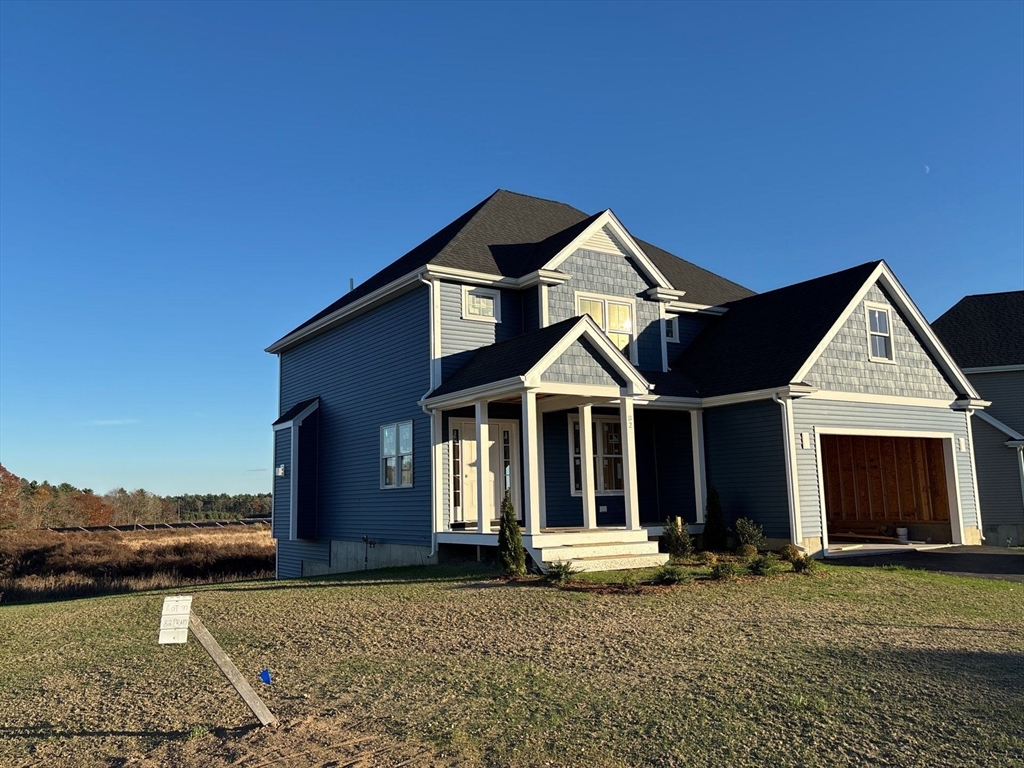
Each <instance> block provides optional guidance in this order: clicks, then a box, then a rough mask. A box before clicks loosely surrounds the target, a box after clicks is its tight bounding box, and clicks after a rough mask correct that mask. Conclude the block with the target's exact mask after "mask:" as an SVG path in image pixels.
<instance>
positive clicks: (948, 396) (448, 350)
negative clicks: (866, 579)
mask: <svg viewBox="0 0 1024 768" xmlns="http://www.w3.org/2000/svg"><path fill="white" fill-rule="evenodd" d="M267 351H268V352H271V353H273V354H275V355H277V356H278V359H279V366H280V403H279V406H280V410H279V413H280V417H279V418H278V419H277V421H276V422H275V423H274V467H275V479H274V512H273V514H274V521H273V531H274V537H275V538H276V540H277V568H278V571H277V572H278V576H280V577H290V576H298V575H312V574H320V573H325V572H334V571H346V570H353V569H358V568H364V567H375V566H380V565H391V564H394V565H398V564H413V563H429V562H436V560H437V558H438V555H439V554H440V556H441V557H445V556H447V554H448V553H450V552H459V551H462V552H467V553H476V552H478V551H479V550H478V549H477V548H478V547H493V546H495V545H496V543H497V526H498V522H497V521H498V515H499V507H500V502H501V500H502V499H503V498H504V497H505V495H506V494H507V495H508V496H509V497H510V498H511V500H512V502H513V504H514V506H515V509H516V510H517V513H518V515H519V517H520V520H521V524H522V526H523V542H524V545H525V546H526V548H527V550H528V552H529V553H530V555H531V556H532V558H533V559H534V561H535V562H537V563H538V564H543V563H551V562H556V561H560V560H572V561H573V562H574V563H575V564H576V566H577V567H579V568H584V569H587V568H589V569H601V570H608V569H615V568H630V567H638V566H642V565H652V564H657V563H661V562H664V559H665V556H664V555H659V554H658V552H657V542H656V541H655V539H656V537H657V536H658V535H659V534H660V532H661V525H662V523H663V522H664V521H665V520H666V519H667V518H669V517H677V516H678V517H682V518H684V519H685V520H687V521H688V522H689V524H690V529H691V531H695V532H699V531H700V530H701V528H702V525H703V521H704V514H705V502H706V498H707V492H708V489H709V488H710V487H711V486H714V487H715V488H716V489H717V490H718V492H719V494H720V496H721V499H722V503H723V506H724V509H725V512H726V516H727V521H728V522H731V521H733V520H735V519H736V518H738V517H744V516H745V517H750V518H753V519H754V520H756V521H757V522H758V523H759V524H761V525H762V526H763V528H764V530H765V533H766V535H767V536H768V537H769V539H770V541H772V542H773V543H775V544H782V543H786V542H791V543H793V544H795V545H796V546H798V547H800V548H801V549H803V550H804V551H806V552H808V553H811V554H815V555H820V554H825V553H827V551H828V542H829V537H830V536H832V537H833V538H835V537H837V536H840V535H844V536H857V535H861V536H863V535H879V534H884V535H888V536H892V535H895V533H896V529H897V527H903V528H908V529H909V533H910V536H911V538H919V539H922V540H932V541H936V542H939V541H946V542H957V543H965V544H978V543H980V538H981V533H980V530H981V518H980V513H979V508H978V503H977V492H976V484H975V475H974V468H973V464H972V459H971V456H972V454H971V452H970V447H969V446H970V434H971V414H972V413H974V412H976V411H977V410H978V409H979V408H981V407H983V406H984V404H985V403H984V402H983V401H981V400H980V398H979V396H978V393H977V392H976V391H975V389H974V387H973V385H972V384H971V383H970V382H969V381H968V380H967V378H966V377H965V376H964V374H963V373H962V372H961V371H960V369H959V368H958V367H957V366H956V364H955V363H954V361H953V359H952V358H951V357H950V356H949V354H948V353H947V352H946V350H945V349H944V348H943V346H942V345H941V344H940V343H939V342H938V340H937V339H936V337H935V335H934V333H933V332H932V330H931V329H930V328H929V326H928V324H927V322H926V321H925V319H924V318H923V317H922V315H921V312H920V311H919V310H918V309H917V307H916V306H915V305H914V302H913V301H912V300H911V299H910V297H909V296H908V295H907V293H906V291H905V290H904V289H903V287H902V286H901V285H900V283H899V281H898V280H897V279H896V277H895V276H894V275H893V273H892V271H891V270H890V269H889V267H888V266H887V265H886V264H885V263H883V262H870V263H866V264H861V265H859V266H855V267H852V268H850V269H847V270H844V271H842V272H837V273H835V274H831V275H826V276H824V277H819V278H817V279H814V280H809V281H807V282H804V283H799V284H797V285H791V286H787V287H784V288H780V289H778V290H774V291H769V292H767V293H763V294H755V293H754V292H753V291H750V290H749V289H747V288H744V287H743V286H741V285H739V284H737V283H734V282H732V281H730V280H727V279H726V278H724V277H721V276H719V275H716V274H714V273H712V272H709V271H708V270H706V269H703V268H701V267H699V266H697V265H695V264H692V263H690V262H688V261H685V260H683V259H680V258H678V257H676V256H674V255H672V254H671V253H669V252H668V251H665V250H663V249H661V248H659V247H657V246H655V245H652V244H651V243H648V242H646V241H644V240H640V239H638V238H636V237H634V236H633V235H632V234H631V233H630V232H629V231H628V230H627V229H626V227H625V226H624V224H623V223H622V222H620V221H619V219H618V218H617V217H616V216H615V214H614V213H612V211H611V210H605V211H601V212H598V213H595V214H592V215H589V214H587V213H584V212H583V211H580V210H578V209H576V208H573V207H571V206H569V205H566V204H564V203H559V202H553V201H550V200H542V199H538V198H535V197H529V196H526V195H521V194H516V193H513V192H507V191H503V190H499V191H497V192H495V193H494V194H493V195H491V196H490V197H488V198H487V199H486V200H484V201H482V202H481V203H479V204H478V205H476V206H474V207H473V208H471V209H470V210H469V211H467V212H466V213H464V214H463V215H461V216H459V217H458V218H457V219H455V220H454V221H453V222H451V223H450V224H448V225H447V226H445V227H444V228H442V229H441V230H440V231H438V232H437V233H436V234H434V235H431V236H430V237H429V238H427V239H426V240H425V241H423V243H421V244H420V245H418V246H416V247H415V248H413V249H412V250H411V251H409V252H408V253H406V254H405V255H404V256H402V257H400V258H399V259H397V260H396V261H394V262H393V263H391V264H389V265H388V266H386V267H384V268H383V269H381V270H380V271H379V272H378V273H377V274H375V275H374V276H373V277H371V278H369V279H368V280H366V281H365V282H364V283H363V284H362V285H359V286H358V287H356V288H355V289H354V290H351V291H349V293H347V294H346V295H344V296H342V297H341V298H340V299H338V300H337V301H336V302H334V303H333V304H331V305H330V306H329V307H327V308H325V309H324V310H322V311H321V312H319V313H317V314H316V315H314V316H313V317H311V318H310V319H309V320H307V321H306V322H304V323H302V324H301V325H299V326H298V327H297V328H295V329H294V330H292V331H290V332H289V333H287V334H286V335H285V336H283V337H282V338H281V339H279V340H278V341H276V342H274V343H273V344H272V345H271V346H270V347H268V348H267Z"/></svg>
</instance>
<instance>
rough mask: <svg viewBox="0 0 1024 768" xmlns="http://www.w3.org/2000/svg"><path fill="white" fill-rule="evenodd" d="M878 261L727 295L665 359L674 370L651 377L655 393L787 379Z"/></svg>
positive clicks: (741, 388)
mask: <svg viewBox="0 0 1024 768" xmlns="http://www.w3.org/2000/svg"><path fill="white" fill-rule="evenodd" d="M880 263H881V262H878V261H870V262H867V263H865V264H860V265H859V266H856V267H851V268H850V269H844V270H843V271H841V272H835V273H833V274H831V275H825V276H823V277H818V278H815V279H813V280H807V281H805V282H802V283H796V284H794V285H787V286H785V287H783V288H777V289H775V290H774V291H768V292H767V293H760V294H757V295H755V296H750V297H749V298H745V299H740V300H739V301H731V302H727V303H726V304H724V306H725V307H726V308H727V310H728V311H727V312H725V314H723V315H721V316H720V317H716V318H714V319H712V320H711V321H710V322H709V323H708V326H707V327H706V328H705V329H704V330H703V331H702V332H701V333H700V334H699V335H698V336H697V338H696V339H694V340H693V342H692V343H691V344H690V345H689V346H688V347H687V348H686V349H685V350H683V352H682V353H681V354H680V355H679V356H678V357H677V358H676V359H675V360H674V361H673V362H672V364H671V366H670V368H671V372H672V374H673V376H672V377H652V378H653V379H654V382H655V389H654V393H655V394H666V395H675V396H679V397H694V396H698V397H715V396H717V395H726V394H732V393H735V392H754V391H757V390H762V389H769V388H772V387H780V386H785V385H787V384H789V383H791V382H792V381H793V377H794V376H795V375H796V374H797V372H798V371H799V370H800V368H801V367H802V366H803V364H804V363H805V362H806V361H807V359H808V358H809V357H810V356H811V354H812V353H813V352H814V350H815V349H816V347H817V346H818V344H819V343H820V342H821V340H822V339H823V338H824V337H825V336H826V335H827V334H828V333H829V330H830V329H831V328H832V326H833V325H834V324H835V322H836V319H837V318H838V317H839V316H840V315H841V314H842V313H843V310H844V309H846V307H847V306H848V305H849V303H850V302H851V301H852V300H853V298H854V296H856V294H857V293H858V292H859V291H860V289H861V288H862V287H863V286H864V283H865V282H866V281H867V280H868V278H869V277H871V274H872V273H873V272H874V271H875V269H876V267H878V265H879V264H880ZM659 384H660V386H659Z"/></svg>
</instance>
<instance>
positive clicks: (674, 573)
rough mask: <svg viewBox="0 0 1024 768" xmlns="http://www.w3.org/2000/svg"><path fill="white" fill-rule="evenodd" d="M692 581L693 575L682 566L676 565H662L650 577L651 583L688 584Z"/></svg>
mask: <svg viewBox="0 0 1024 768" xmlns="http://www.w3.org/2000/svg"><path fill="white" fill-rule="evenodd" d="M692 582H693V577H692V576H691V575H690V574H689V572H687V571H686V570H685V569H684V568H680V567H679V566H676V565H663V566H662V567H661V568H660V569H659V570H658V572H657V573H655V574H654V578H653V579H651V583H653V584H663V585H672V584H690V583H692Z"/></svg>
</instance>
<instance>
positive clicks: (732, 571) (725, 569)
mask: <svg viewBox="0 0 1024 768" xmlns="http://www.w3.org/2000/svg"><path fill="white" fill-rule="evenodd" d="M738 573H739V568H737V567H736V563H731V562H729V561H728V560H726V561H724V562H721V563H715V564H714V565H713V566H712V567H711V578H712V579H716V580H718V581H729V580H730V579H734V578H736V574H738Z"/></svg>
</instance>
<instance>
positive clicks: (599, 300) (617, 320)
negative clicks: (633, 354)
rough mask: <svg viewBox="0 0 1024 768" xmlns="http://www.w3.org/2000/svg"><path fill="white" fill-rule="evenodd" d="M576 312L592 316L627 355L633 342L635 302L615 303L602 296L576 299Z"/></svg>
mask: <svg viewBox="0 0 1024 768" xmlns="http://www.w3.org/2000/svg"><path fill="white" fill-rule="evenodd" d="M576 311H577V312H578V313H579V314H581V315H590V316H591V317H592V318H593V319H594V322H595V323H597V325H598V327H599V328H600V329H601V330H602V331H604V332H605V333H606V334H608V338H609V339H611V340H612V343H613V344H614V345H615V346H616V347H618V348H619V349H621V350H622V352H623V353H625V354H626V355H629V354H630V351H629V343H630V342H631V341H632V340H633V302H631V301H615V300H614V299H610V298H605V297H602V296H585V295H580V296H577V297H576Z"/></svg>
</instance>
